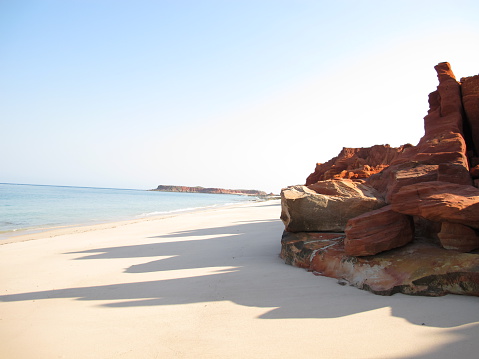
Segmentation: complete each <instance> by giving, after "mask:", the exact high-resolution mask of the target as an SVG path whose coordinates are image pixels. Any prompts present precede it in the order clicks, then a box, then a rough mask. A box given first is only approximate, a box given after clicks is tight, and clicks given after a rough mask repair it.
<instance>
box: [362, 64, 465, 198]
mask: <svg viewBox="0 0 479 359" xmlns="http://www.w3.org/2000/svg"><path fill="white" fill-rule="evenodd" d="M435 69H436V71H437V76H438V79H439V86H438V87H437V90H436V91H434V92H432V93H431V94H430V95H429V111H428V114H427V115H426V117H424V131H425V133H424V136H423V137H422V138H421V140H420V141H419V143H418V144H417V146H413V147H410V148H408V150H407V151H404V152H403V153H402V154H401V155H400V156H398V157H397V158H396V160H395V161H393V163H391V165H390V166H389V167H388V168H387V169H385V170H384V171H382V172H380V173H378V174H376V175H373V176H371V177H370V178H368V180H367V183H368V184H369V185H371V186H372V187H374V188H376V189H377V190H378V191H379V192H380V193H382V194H383V195H384V196H385V198H386V202H388V203H390V201H391V197H392V195H393V194H394V193H395V192H397V191H398V190H399V189H400V188H401V187H403V186H407V185H410V184H413V183H418V182H429V181H434V180H436V181H445V182H452V183H458V184H465V185H471V184H472V181H471V177H470V174H469V164H468V160H467V156H466V152H467V148H466V143H465V140H464V137H463V125H462V124H463V116H462V114H463V108H462V100H461V90H460V84H459V83H458V82H457V81H456V79H455V77H454V74H453V73H452V71H451V67H450V65H449V64H448V63H447V62H444V63H441V64H439V65H437V66H436V67H435Z"/></svg>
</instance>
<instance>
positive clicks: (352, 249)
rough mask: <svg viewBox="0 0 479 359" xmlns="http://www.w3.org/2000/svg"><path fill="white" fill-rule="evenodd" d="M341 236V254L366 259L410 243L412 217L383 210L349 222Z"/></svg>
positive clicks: (386, 208) (368, 213) (386, 209)
mask: <svg viewBox="0 0 479 359" xmlns="http://www.w3.org/2000/svg"><path fill="white" fill-rule="evenodd" d="M345 234H346V237H345V239H344V250H345V252H346V254H347V255H350V256H370V255H374V254H378V253H381V252H384V251H387V250H390V249H393V248H397V247H402V246H403V245H405V244H407V243H409V242H411V241H412V240H413V239H414V223H413V219H412V217H410V216H407V215H404V214H401V213H398V212H395V211H393V210H392V209H391V206H386V207H383V208H380V209H377V210H374V211H370V212H366V213H364V214H362V215H360V216H357V217H354V218H351V219H350V220H349V221H348V223H347V225H346V230H345Z"/></svg>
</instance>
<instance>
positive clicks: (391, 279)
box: [281, 232, 479, 296]
mask: <svg viewBox="0 0 479 359" xmlns="http://www.w3.org/2000/svg"><path fill="white" fill-rule="evenodd" d="M343 240H344V234H342V233H288V232H285V233H284V235H283V238H282V239H281V245H282V247H281V248H282V249H281V257H282V258H283V259H284V261H285V262H286V263H287V264H291V265H294V266H297V267H300V268H305V269H307V270H308V271H310V272H313V273H314V274H316V275H321V276H325V277H331V278H337V279H338V282H339V283H340V284H349V285H352V286H355V287H357V288H360V289H364V290H368V291H370V292H372V293H375V294H380V295H392V294H395V293H404V294H414V295H426V296H441V295H445V294H449V293H450V294H465V295H475V296H479V270H478V268H479V255H478V254H469V253H459V252H456V251H450V250H446V249H442V248H440V247H438V246H436V245H434V244H433V243H428V242H424V241H420V240H416V241H414V242H412V243H410V244H408V245H406V246H404V247H401V248H397V249H393V250H390V251H387V252H382V253H380V254H377V255H375V256H367V257H353V256H349V255H347V254H346V253H345V249H344V244H343Z"/></svg>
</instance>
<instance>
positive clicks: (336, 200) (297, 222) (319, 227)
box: [281, 180, 385, 232]
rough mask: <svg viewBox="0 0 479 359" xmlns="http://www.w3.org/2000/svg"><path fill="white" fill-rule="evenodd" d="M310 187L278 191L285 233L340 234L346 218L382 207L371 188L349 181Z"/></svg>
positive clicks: (323, 183) (330, 182) (326, 182)
mask: <svg viewBox="0 0 479 359" xmlns="http://www.w3.org/2000/svg"><path fill="white" fill-rule="evenodd" d="M310 187H311V186H310ZM312 188H314V189H315V190H313V189H312ZM312 188H308V187H306V186H292V187H289V188H287V189H284V190H283V191H282V192H281V205H282V206H281V219H282V220H283V222H284V224H285V228H286V231H290V232H315V231H316V232H334V231H344V228H345V227H346V223H347V221H348V220H349V219H351V218H353V217H356V216H358V215H360V214H363V213H365V212H368V211H371V210H373V209H376V208H380V207H382V206H384V205H385V203H384V201H383V200H382V198H381V197H380V196H379V195H378V194H377V192H376V191H375V190H374V189H372V188H370V187H368V186H365V185H363V184H361V183H355V182H353V181H350V180H349V181H322V182H318V183H316V184H315V186H312ZM318 192H319V193H318ZM321 192H322V193H321Z"/></svg>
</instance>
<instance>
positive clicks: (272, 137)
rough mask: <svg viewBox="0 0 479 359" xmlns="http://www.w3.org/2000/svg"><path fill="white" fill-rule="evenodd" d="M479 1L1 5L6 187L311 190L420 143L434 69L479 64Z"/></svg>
mask: <svg viewBox="0 0 479 359" xmlns="http://www.w3.org/2000/svg"><path fill="white" fill-rule="evenodd" d="M478 14H479V2H477V1H462V0H457V1H453V2H451V1H423V0H415V1H395V2H392V1H367V0H364V1H352V0H351V1H341V0H339V1H320V0H318V1H312V0H297V1H281V0H275V1H273V0H271V1H262V0H255V1H248V0H241V1H240V0H238V1H233V0H231V1H229V0H222V1H219V0H218V1H208V0H205V1H201V0H194V1H193V0H190V1H186V0H185V1H182V0H171V1H162V0H157V1H142V0H137V1H133V0H131V1H121V0H111V1H107V0H61V1H60V0H56V1H55V0H52V1H49V0H44V1H27V0H2V1H0V124H1V127H0V128H1V135H2V136H1V141H0V150H1V153H2V156H1V159H0V168H1V172H0V182H15V183H36V184H58V185H78V186H97V187H118V188H139V189H149V188H153V187H156V186H157V185H158V184H177V185H187V186H195V185H200V186H207V187H209V186H212V187H225V188H254V189H262V190H266V191H273V192H276V193H278V192H279V191H280V189H281V188H282V187H286V186H288V185H292V184H299V183H302V182H304V181H305V178H306V177H307V176H308V175H309V173H310V172H312V171H313V170H314V167H315V163H316V162H325V161H327V160H329V159H330V158H331V157H333V156H335V155H337V154H338V153H339V151H340V150H341V148H342V147H366V146H372V145H374V144H384V143H389V144H391V145H394V146H398V145H401V144H404V143H412V144H416V143H417V141H418V140H419V138H420V137H421V136H422V134H423V121H422V118H423V117H424V116H425V115H426V112H427V95H428V93H429V92H431V91H433V90H434V89H435V87H436V85H437V79H436V74H435V71H434V69H433V66H434V65H435V64H437V63H438V62H441V61H449V62H450V63H451V64H452V67H453V70H454V71H455V73H456V76H457V77H458V78H460V77H462V76H470V75H476V74H478V73H479V47H478V44H479V21H478V17H477V16H478Z"/></svg>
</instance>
